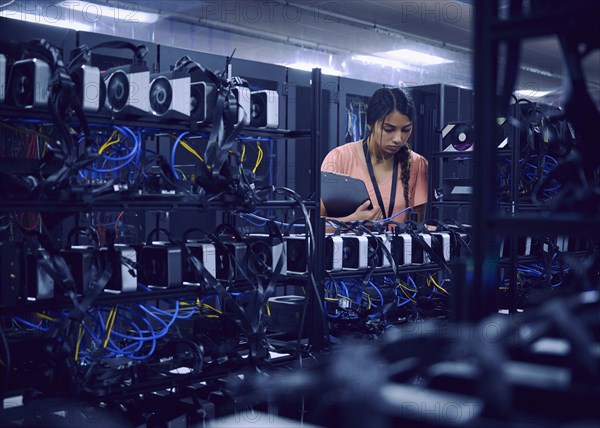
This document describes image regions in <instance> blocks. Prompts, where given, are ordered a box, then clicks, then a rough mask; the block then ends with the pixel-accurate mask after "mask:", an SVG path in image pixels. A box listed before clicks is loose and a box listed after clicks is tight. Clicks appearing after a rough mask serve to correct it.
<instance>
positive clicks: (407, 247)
mask: <svg viewBox="0 0 600 428" xmlns="http://www.w3.org/2000/svg"><path fill="white" fill-rule="evenodd" d="M391 240H392V258H393V259H394V262H396V264H397V265H398V266H407V265H410V264H411V263H412V236H410V235H409V234H408V233H399V234H393V235H392V236H391Z"/></svg>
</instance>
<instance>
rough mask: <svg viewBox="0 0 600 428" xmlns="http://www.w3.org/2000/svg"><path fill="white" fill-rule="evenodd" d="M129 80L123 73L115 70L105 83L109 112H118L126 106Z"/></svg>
mask: <svg viewBox="0 0 600 428" xmlns="http://www.w3.org/2000/svg"><path fill="white" fill-rule="evenodd" d="M128 99H129V79H128V78H127V74H126V73H125V72H124V71H121V70H117V71H115V72H114V73H113V74H111V75H110V76H109V78H108V79H107V81H106V103H107V104H108V108H109V110H111V111H114V112H119V111H121V110H123V109H124V108H125V107H126V106H127V100H128Z"/></svg>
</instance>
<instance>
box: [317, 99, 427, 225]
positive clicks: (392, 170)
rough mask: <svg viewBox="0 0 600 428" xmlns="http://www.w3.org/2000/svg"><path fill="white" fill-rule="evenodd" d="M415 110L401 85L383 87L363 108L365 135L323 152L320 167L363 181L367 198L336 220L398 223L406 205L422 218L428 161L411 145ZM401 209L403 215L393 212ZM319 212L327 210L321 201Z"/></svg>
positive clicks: (401, 219) (325, 213) (403, 216)
mask: <svg viewBox="0 0 600 428" xmlns="http://www.w3.org/2000/svg"><path fill="white" fill-rule="evenodd" d="M415 116H416V110H415V106H414V103H413V101H412V99H411V97H410V96H409V95H408V94H407V93H406V92H404V91H403V90H402V89H400V88H381V89H378V90H376V91H375V93H373V96H372V97H371V100H370V101H369V104H368V107H367V126H368V132H367V137H366V138H365V139H363V140H360V141H355V142H352V143H347V144H344V145H342V146H340V147H336V148H335V149H333V150H332V151H331V152H329V153H328V154H327V156H325V159H324V160H323V163H322V164H321V170H322V171H327V172H337V173H340V174H346V175H349V176H351V177H354V178H359V179H361V180H363V181H364V182H365V185H366V187H367V191H368V192H369V196H370V198H371V202H372V205H373V208H372V209H369V205H370V204H371V203H370V202H369V201H367V202H365V203H364V204H362V205H361V206H359V207H358V208H357V210H356V211H355V212H354V213H352V214H350V215H348V216H346V217H340V218H336V220H338V221H358V220H381V219H389V218H392V219H393V220H394V221H397V222H402V221H404V220H406V219H408V218H409V212H410V210H406V211H404V212H402V211H403V210H405V209H406V208H407V207H412V212H413V213H416V220H417V221H423V220H424V217H425V204H426V203H427V167H428V162H427V160H426V159H425V158H424V157H423V156H421V155H419V154H417V153H415V152H414V151H412V150H411V149H410V145H409V139H410V136H411V135H412V132H413V127H414V121H415ZM400 212H402V214H399V215H396V214H398V213H400ZM321 216H324V217H328V216H327V210H326V209H325V206H324V205H323V203H322V202H321Z"/></svg>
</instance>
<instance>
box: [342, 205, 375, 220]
mask: <svg viewBox="0 0 600 428" xmlns="http://www.w3.org/2000/svg"><path fill="white" fill-rule="evenodd" d="M369 205H371V201H369V200H367V201H365V202H363V204H362V205H361V206H359V207H358V208H357V209H356V211H354V213H352V214H350V215H349V216H348V217H349V220H350V221H361V220H371V221H375V220H381V218H382V216H381V208H379V207H377V206H375V207H373V208H370V209H369Z"/></svg>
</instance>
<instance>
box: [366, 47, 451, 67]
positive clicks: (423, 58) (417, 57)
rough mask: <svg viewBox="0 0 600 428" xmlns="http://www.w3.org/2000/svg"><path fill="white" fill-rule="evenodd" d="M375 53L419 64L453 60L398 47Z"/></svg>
mask: <svg viewBox="0 0 600 428" xmlns="http://www.w3.org/2000/svg"><path fill="white" fill-rule="evenodd" d="M375 55H376V56H381V57H384V58H390V59H395V60H399V61H402V62H404V63H408V64H417V65H437V64H446V63H449V62H453V61H451V60H449V59H446V58H442V57H440V56H436V55H429V54H426V53H423V52H419V51H413V50H412V49H398V50H394V51H386V52H378V53H376V54H375Z"/></svg>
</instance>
